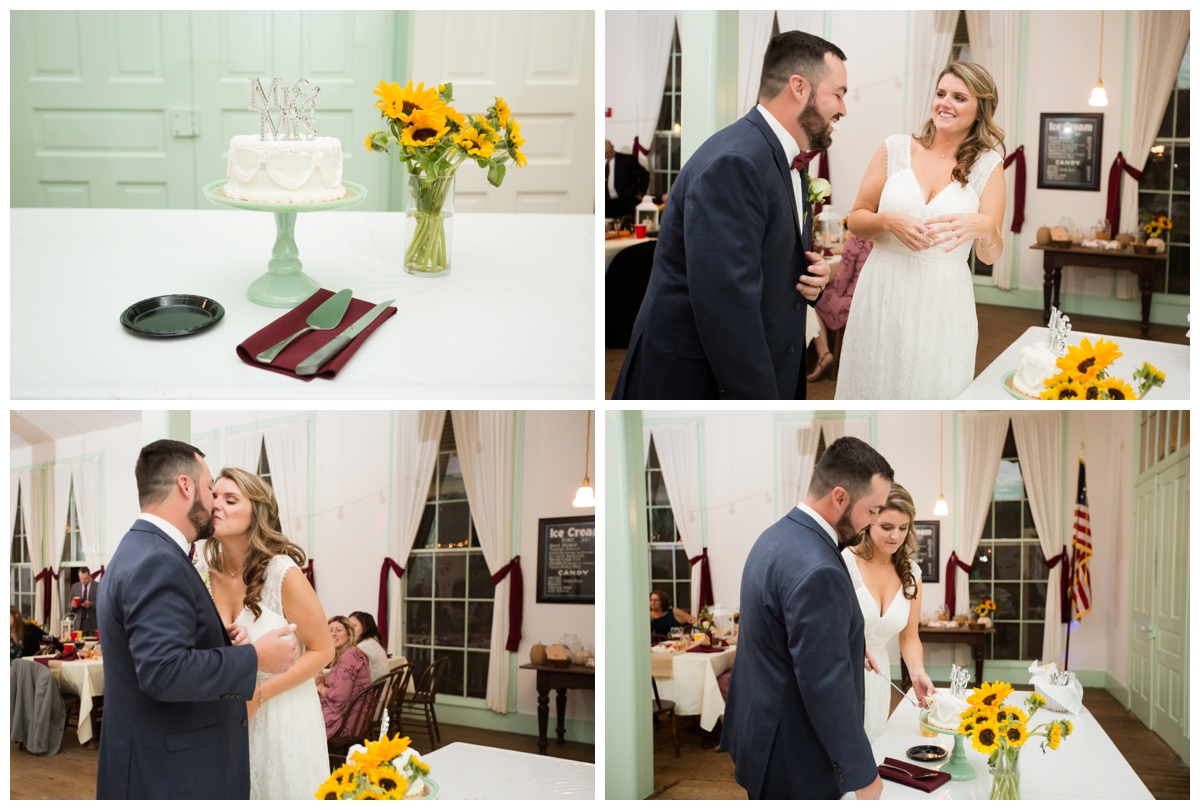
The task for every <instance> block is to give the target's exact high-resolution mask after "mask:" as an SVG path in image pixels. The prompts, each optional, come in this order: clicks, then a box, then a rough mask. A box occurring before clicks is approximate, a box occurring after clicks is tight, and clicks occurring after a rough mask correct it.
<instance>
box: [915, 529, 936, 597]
mask: <svg viewBox="0 0 1200 810" xmlns="http://www.w3.org/2000/svg"><path fill="white" fill-rule="evenodd" d="M941 526H942V522H941V521H940V520H914V521H913V531H914V532H916V534H917V553H916V554H915V555H914V557H913V559H914V561H915V562H916V563H917V565H918V566H919V567H920V569H921V582H940V581H941V577H940V576H939V573H938V562H939V560H940V559H941V558H940V557H939V556H938V552H939V551H940V549H941Z"/></svg>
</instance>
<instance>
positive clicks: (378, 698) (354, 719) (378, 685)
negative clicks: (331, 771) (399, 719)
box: [328, 672, 404, 768]
mask: <svg viewBox="0 0 1200 810" xmlns="http://www.w3.org/2000/svg"><path fill="white" fill-rule="evenodd" d="M403 677H404V673H397V672H392V673H389V674H387V675H384V676H383V677H381V678H379V679H378V680H377V681H375V682H373V683H372V684H371V685H370V686H368V687H367V688H366V689H364V690H362V691H361V692H359V693H358V694H357V695H355V696H354V699H353V700H351V701H350V705H349V706H347V707H346V713H345V714H344V715H342V720H341V722H340V723H339V724H338V728H337V731H335V732H334V733H333V736H332V737H330V738H329V741H328V748H329V761H330V763H331V764H332V765H333V767H335V768H336V767H338V766H339V765H341V764H342V763H344V762H345V761H346V752H347V751H349V750H350V746H352V745H357V744H360V743H362V741H363V740H365V739H375V738H378V736H379V727H378V726H375V725H374V723H375V716H376V715H377V714H378V713H379V711H380V710H381V709H382V707H383V706H386V705H387V701H388V699H389V698H390V697H391V694H392V691H393V690H394V689H396V688H397V686H398V683H399V681H400V680H401V679H403ZM372 726H374V728H375V736H374V737H372V736H371V732H372Z"/></svg>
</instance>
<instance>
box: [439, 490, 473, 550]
mask: <svg viewBox="0 0 1200 810" xmlns="http://www.w3.org/2000/svg"><path fill="white" fill-rule="evenodd" d="M470 526H471V508H470V507H469V506H468V505H467V502H466V501H457V502H455V503H443V504H439V505H438V548H466V547H467V544H468V543H469V542H470V538H471V535H470V531H471V529H470Z"/></svg>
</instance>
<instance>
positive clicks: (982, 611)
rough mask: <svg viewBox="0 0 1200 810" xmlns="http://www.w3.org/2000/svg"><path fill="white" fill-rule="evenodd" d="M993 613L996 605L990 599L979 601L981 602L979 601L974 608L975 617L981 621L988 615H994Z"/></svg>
mask: <svg viewBox="0 0 1200 810" xmlns="http://www.w3.org/2000/svg"><path fill="white" fill-rule="evenodd" d="M995 612H996V603H995V602H993V601H992V600H991V599H981V600H979V604H978V605H976V606H975V615H976V616H978V617H979V618H981V619H982V618H983V617H984V616H987V615H988V614H990V613H995Z"/></svg>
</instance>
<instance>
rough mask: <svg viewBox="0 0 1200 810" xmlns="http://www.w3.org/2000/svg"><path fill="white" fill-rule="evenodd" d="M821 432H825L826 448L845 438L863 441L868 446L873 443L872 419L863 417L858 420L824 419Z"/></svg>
mask: <svg viewBox="0 0 1200 810" xmlns="http://www.w3.org/2000/svg"><path fill="white" fill-rule="evenodd" d="M821 430H823V431H824V432H825V446H826V447H828V446H829V445H831V444H833V443H834V442H836V441H837V440H838V439H840V438H842V437H843V436H853V437H854V438H856V439H862V440H863V441H864V442H866V443H867V444H870V443H871V419H870V417H866V416H862V417H858V418H856V419H824V420H822V421H821Z"/></svg>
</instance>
